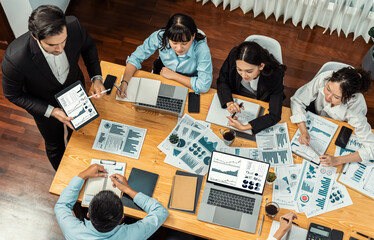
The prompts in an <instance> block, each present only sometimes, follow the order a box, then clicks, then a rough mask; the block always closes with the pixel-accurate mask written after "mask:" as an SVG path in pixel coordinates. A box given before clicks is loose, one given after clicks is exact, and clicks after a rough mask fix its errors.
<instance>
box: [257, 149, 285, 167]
mask: <svg viewBox="0 0 374 240" xmlns="http://www.w3.org/2000/svg"><path fill="white" fill-rule="evenodd" d="M262 158H263V160H264V161H265V162H268V163H274V164H278V163H279V162H281V163H288V160H287V150H282V151H273V152H262Z"/></svg>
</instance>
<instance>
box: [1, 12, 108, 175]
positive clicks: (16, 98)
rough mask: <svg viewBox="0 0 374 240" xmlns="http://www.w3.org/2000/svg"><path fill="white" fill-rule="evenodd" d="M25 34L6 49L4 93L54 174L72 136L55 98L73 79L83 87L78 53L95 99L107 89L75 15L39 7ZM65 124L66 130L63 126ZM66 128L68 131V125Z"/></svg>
mask: <svg viewBox="0 0 374 240" xmlns="http://www.w3.org/2000/svg"><path fill="white" fill-rule="evenodd" d="M28 26H29V32H27V33H25V34H23V35H22V36H20V37H19V38H17V39H15V40H14V41H13V42H12V43H11V44H10V45H9V47H8V48H7V50H6V51H5V54H4V58H3V62H2V65H1V70H2V76H3V79H2V84H3V91H4V95H5V97H6V98H8V99H9V101H11V102H12V103H14V104H16V105H17V106H20V107H22V108H24V109H26V111H27V112H29V113H30V114H31V115H32V116H33V117H34V120H35V122H36V125H37V127H38V129H39V131H40V133H41V134H42V136H43V138H44V141H45V148H46V153H47V156H48V159H49V161H50V162H51V164H52V166H53V168H54V169H55V170H57V168H58V166H59V164H60V161H61V158H62V156H63V154H64V151H65V137H64V136H66V135H65V133H66V131H67V137H68V138H67V139H69V138H70V136H71V133H72V125H71V123H70V121H71V120H72V118H71V117H67V116H66V115H65V113H64V112H63V111H62V109H61V108H59V107H58V104H57V101H56V99H55V97H54V96H55V94H56V93H58V92H60V91H61V90H63V89H64V88H66V87H67V86H69V85H71V84H72V83H74V82H76V81H78V80H79V81H81V82H82V84H83V85H84V77H83V74H82V72H81V70H80V68H79V66H78V60H79V57H80V55H82V57H83V60H84V63H85V65H86V67H87V71H88V74H89V75H90V78H91V81H92V84H93V92H92V94H96V95H95V97H97V98H100V97H102V94H101V93H100V92H101V91H103V90H105V88H104V86H103V83H102V76H101V68H100V63H99V58H98V54H97V49H96V46H95V43H94V41H93V39H92V38H91V37H90V36H89V35H88V33H87V32H86V30H85V29H84V28H83V27H82V26H81V25H80V23H79V21H78V20H77V19H76V18H75V17H73V16H68V17H65V15H64V13H63V12H62V11H61V9H59V8H58V7H56V6H52V5H42V6H40V7H38V8H37V9H35V10H34V11H33V12H32V13H31V16H30V18H29V23H28ZM64 125H65V126H64ZM66 126H68V128H67V127H66Z"/></svg>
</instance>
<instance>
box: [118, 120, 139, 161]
mask: <svg viewBox="0 0 374 240" xmlns="http://www.w3.org/2000/svg"><path fill="white" fill-rule="evenodd" d="M113 126H114V125H113ZM112 128H113V127H112ZM111 130H112V129H111ZM141 138H142V136H141V135H140V134H139V133H138V132H135V131H133V130H131V129H129V134H128V135H127V140H126V143H125V147H124V148H123V151H124V152H126V153H130V154H135V153H136V152H137V150H136V147H137V146H138V145H139V143H140V139H141ZM137 139H139V140H137Z"/></svg>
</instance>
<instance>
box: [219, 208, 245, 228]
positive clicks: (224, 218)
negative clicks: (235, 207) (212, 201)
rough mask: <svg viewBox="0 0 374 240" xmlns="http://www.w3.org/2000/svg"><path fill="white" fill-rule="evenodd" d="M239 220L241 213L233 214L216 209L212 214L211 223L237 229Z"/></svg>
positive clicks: (222, 209)
mask: <svg viewBox="0 0 374 240" xmlns="http://www.w3.org/2000/svg"><path fill="white" fill-rule="evenodd" d="M241 219H242V213H241V212H235V211H232V210H229V209H226V208H221V207H217V208H216V211H215V213H214V217H213V222H214V223H216V224H222V225H224V226H231V227H233V228H239V227H240V221H241Z"/></svg>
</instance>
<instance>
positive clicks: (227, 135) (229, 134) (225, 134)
mask: <svg viewBox="0 0 374 240" xmlns="http://www.w3.org/2000/svg"><path fill="white" fill-rule="evenodd" d="M219 132H220V133H221V134H222V139H223V142H224V143H225V144H226V145H227V146H230V145H231V144H232V143H233V142H234V140H235V137H236V132H235V131H234V130H232V129H229V128H227V129H225V130H222V129H220V130H219Z"/></svg>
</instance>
